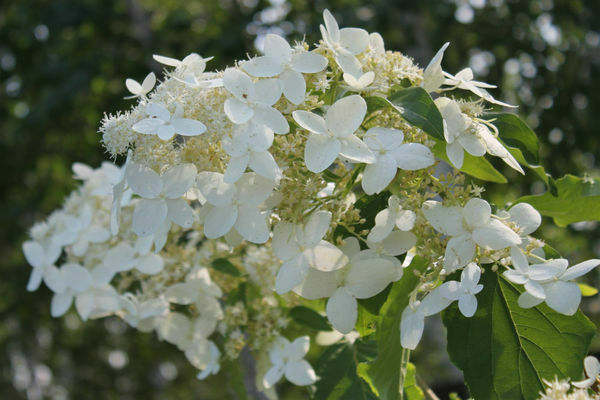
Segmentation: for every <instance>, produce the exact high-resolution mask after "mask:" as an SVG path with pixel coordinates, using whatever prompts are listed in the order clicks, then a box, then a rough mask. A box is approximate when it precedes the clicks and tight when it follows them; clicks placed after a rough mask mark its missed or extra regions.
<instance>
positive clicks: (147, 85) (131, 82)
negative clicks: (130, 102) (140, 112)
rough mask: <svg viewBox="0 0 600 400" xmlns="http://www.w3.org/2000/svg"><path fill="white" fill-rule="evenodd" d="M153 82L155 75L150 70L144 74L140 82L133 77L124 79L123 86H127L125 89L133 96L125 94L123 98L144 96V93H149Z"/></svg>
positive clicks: (154, 82)
mask: <svg viewBox="0 0 600 400" xmlns="http://www.w3.org/2000/svg"><path fill="white" fill-rule="evenodd" d="M155 84H156V75H154V72H150V73H149V74H148V75H146V77H145V78H144V81H143V82H142V84H140V83H139V82H138V81H136V80H135V79H131V78H128V79H126V80H125V86H127V90H129V91H130V92H131V93H132V94H133V96H127V97H125V99H135V98H136V97H140V98H146V95H147V94H148V93H150V91H151V90H152V89H153V88H154V85H155Z"/></svg>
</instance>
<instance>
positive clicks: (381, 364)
mask: <svg viewBox="0 0 600 400" xmlns="http://www.w3.org/2000/svg"><path fill="white" fill-rule="evenodd" d="M426 268H427V263H426V262H425V260H424V259H423V258H421V257H419V256H416V257H415V258H414V259H413V261H412V263H411V264H410V265H409V266H408V267H407V268H406V269H405V270H404V275H403V276H402V279H400V280H399V281H398V282H395V283H394V284H393V285H392V289H391V291H390V294H389V296H388V298H387V301H386V302H385V304H384V305H383V307H382V308H381V311H380V315H379V319H378V323H377V332H376V333H375V337H376V339H377V353H378V355H377V359H376V360H375V361H374V362H372V363H361V364H359V368H358V373H359V375H360V377H361V378H363V379H364V380H365V381H366V382H367V383H369V385H370V386H371V390H373V392H374V393H375V394H377V395H378V396H379V398H380V399H382V400H396V399H397V398H398V396H399V386H400V361H401V360H400V359H401V356H402V347H401V346H400V318H401V316H402V311H403V310H404V308H405V307H406V306H407V305H408V296H409V294H410V293H411V292H412V291H413V290H414V288H415V287H416V286H417V284H418V283H419V277H418V276H417V275H415V271H418V272H420V273H421V272H423V271H424V270H425V269H426Z"/></svg>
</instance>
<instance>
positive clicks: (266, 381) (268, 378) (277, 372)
mask: <svg viewBox="0 0 600 400" xmlns="http://www.w3.org/2000/svg"><path fill="white" fill-rule="evenodd" d="M282 376H283V365H274V366H272V367H271V368H270V369H269V370H268V371H267V373H266V374H265V376H264V378H263V381H262V384H263V386H264V387H265V388H267V389H269V388H270V387H271V386H273V385H274V384H275V383H277V382H278V381H279V380H280V379H281V377H282Z"/></svg>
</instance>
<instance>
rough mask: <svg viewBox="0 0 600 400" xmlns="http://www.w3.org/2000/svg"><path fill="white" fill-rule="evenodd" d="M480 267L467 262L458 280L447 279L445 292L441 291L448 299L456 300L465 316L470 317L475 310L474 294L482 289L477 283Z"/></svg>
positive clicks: (475, 300)
mask: <svg viewBox="0 0 600 400" xmlns="http://www.w3.org/2000/svg"><path fill="white" fill-rule="evenodd" d="M480 277H481V269H480V268H479V267H478V266H477V264H475V263H469V264H468V265H467V266H466V267H465V268H464V269H463V271H462V273H461V274H460V282H457V281H449V282H446V283H443V284H442V286H444V285H447V286H448V288H447V293H444V292H442V293H443V295H445V296H446V297H447V298H449V299H450V300H458V309H459V310H460V312H461V313H462V314H463V315H464V316H465V317H467V318H470V317H472V316H473V315H474V314H475V311H477V298H476V297H475V295H476V294H477V293H479V292H481V290H482V289H483V285H481V284H479V278H480Z"/></svg>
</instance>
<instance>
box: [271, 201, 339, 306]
mask: <svg viewBox="0 0 600 400" xmlns="http://www.w3.org/2000/svg"><path fill="white" fill-rule="evenodd" d="M330 223H331V213H330V212H329V211H317V212H315V213H314V214H312V215H311V216H310V218H309V219H308V221H307V222H306V224H305V225H304V226H298V225H294V224H291V223H289V222H285V221H282V222H280V223H278V224H277V226H276V227H275V229H274V230H273V243H272V246H273V252H274V253H275V255H276V256H277V257H278V258H279V259H281V260H282V261H283V265H282V266H281V268H280V269H279V273H278V274H277V278H276V280H275V290H276V291H277V293H278V294H284V293H287V292H288V291H290V290H292V289H293V288H295V287H296V286H298V285H299V284H300V283H301V282H302V280H303V279H304V277H305V276H306V274H307V272H308V269H309V268H310V267H313V268H315V269H317V270H319V271H334V270H336V269H339V268H342V267H343V266H344V265H346V263H347V262H348V257H346V256H345V255H344V253H343V252H342V251H341V250H340V249H338V248H337V247H335V246H334V245H332V244H331V243H329V242H327V241H325V240H323V236H325V234H326V233H327V230H328V229H329V224H330Z"/></svg>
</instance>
